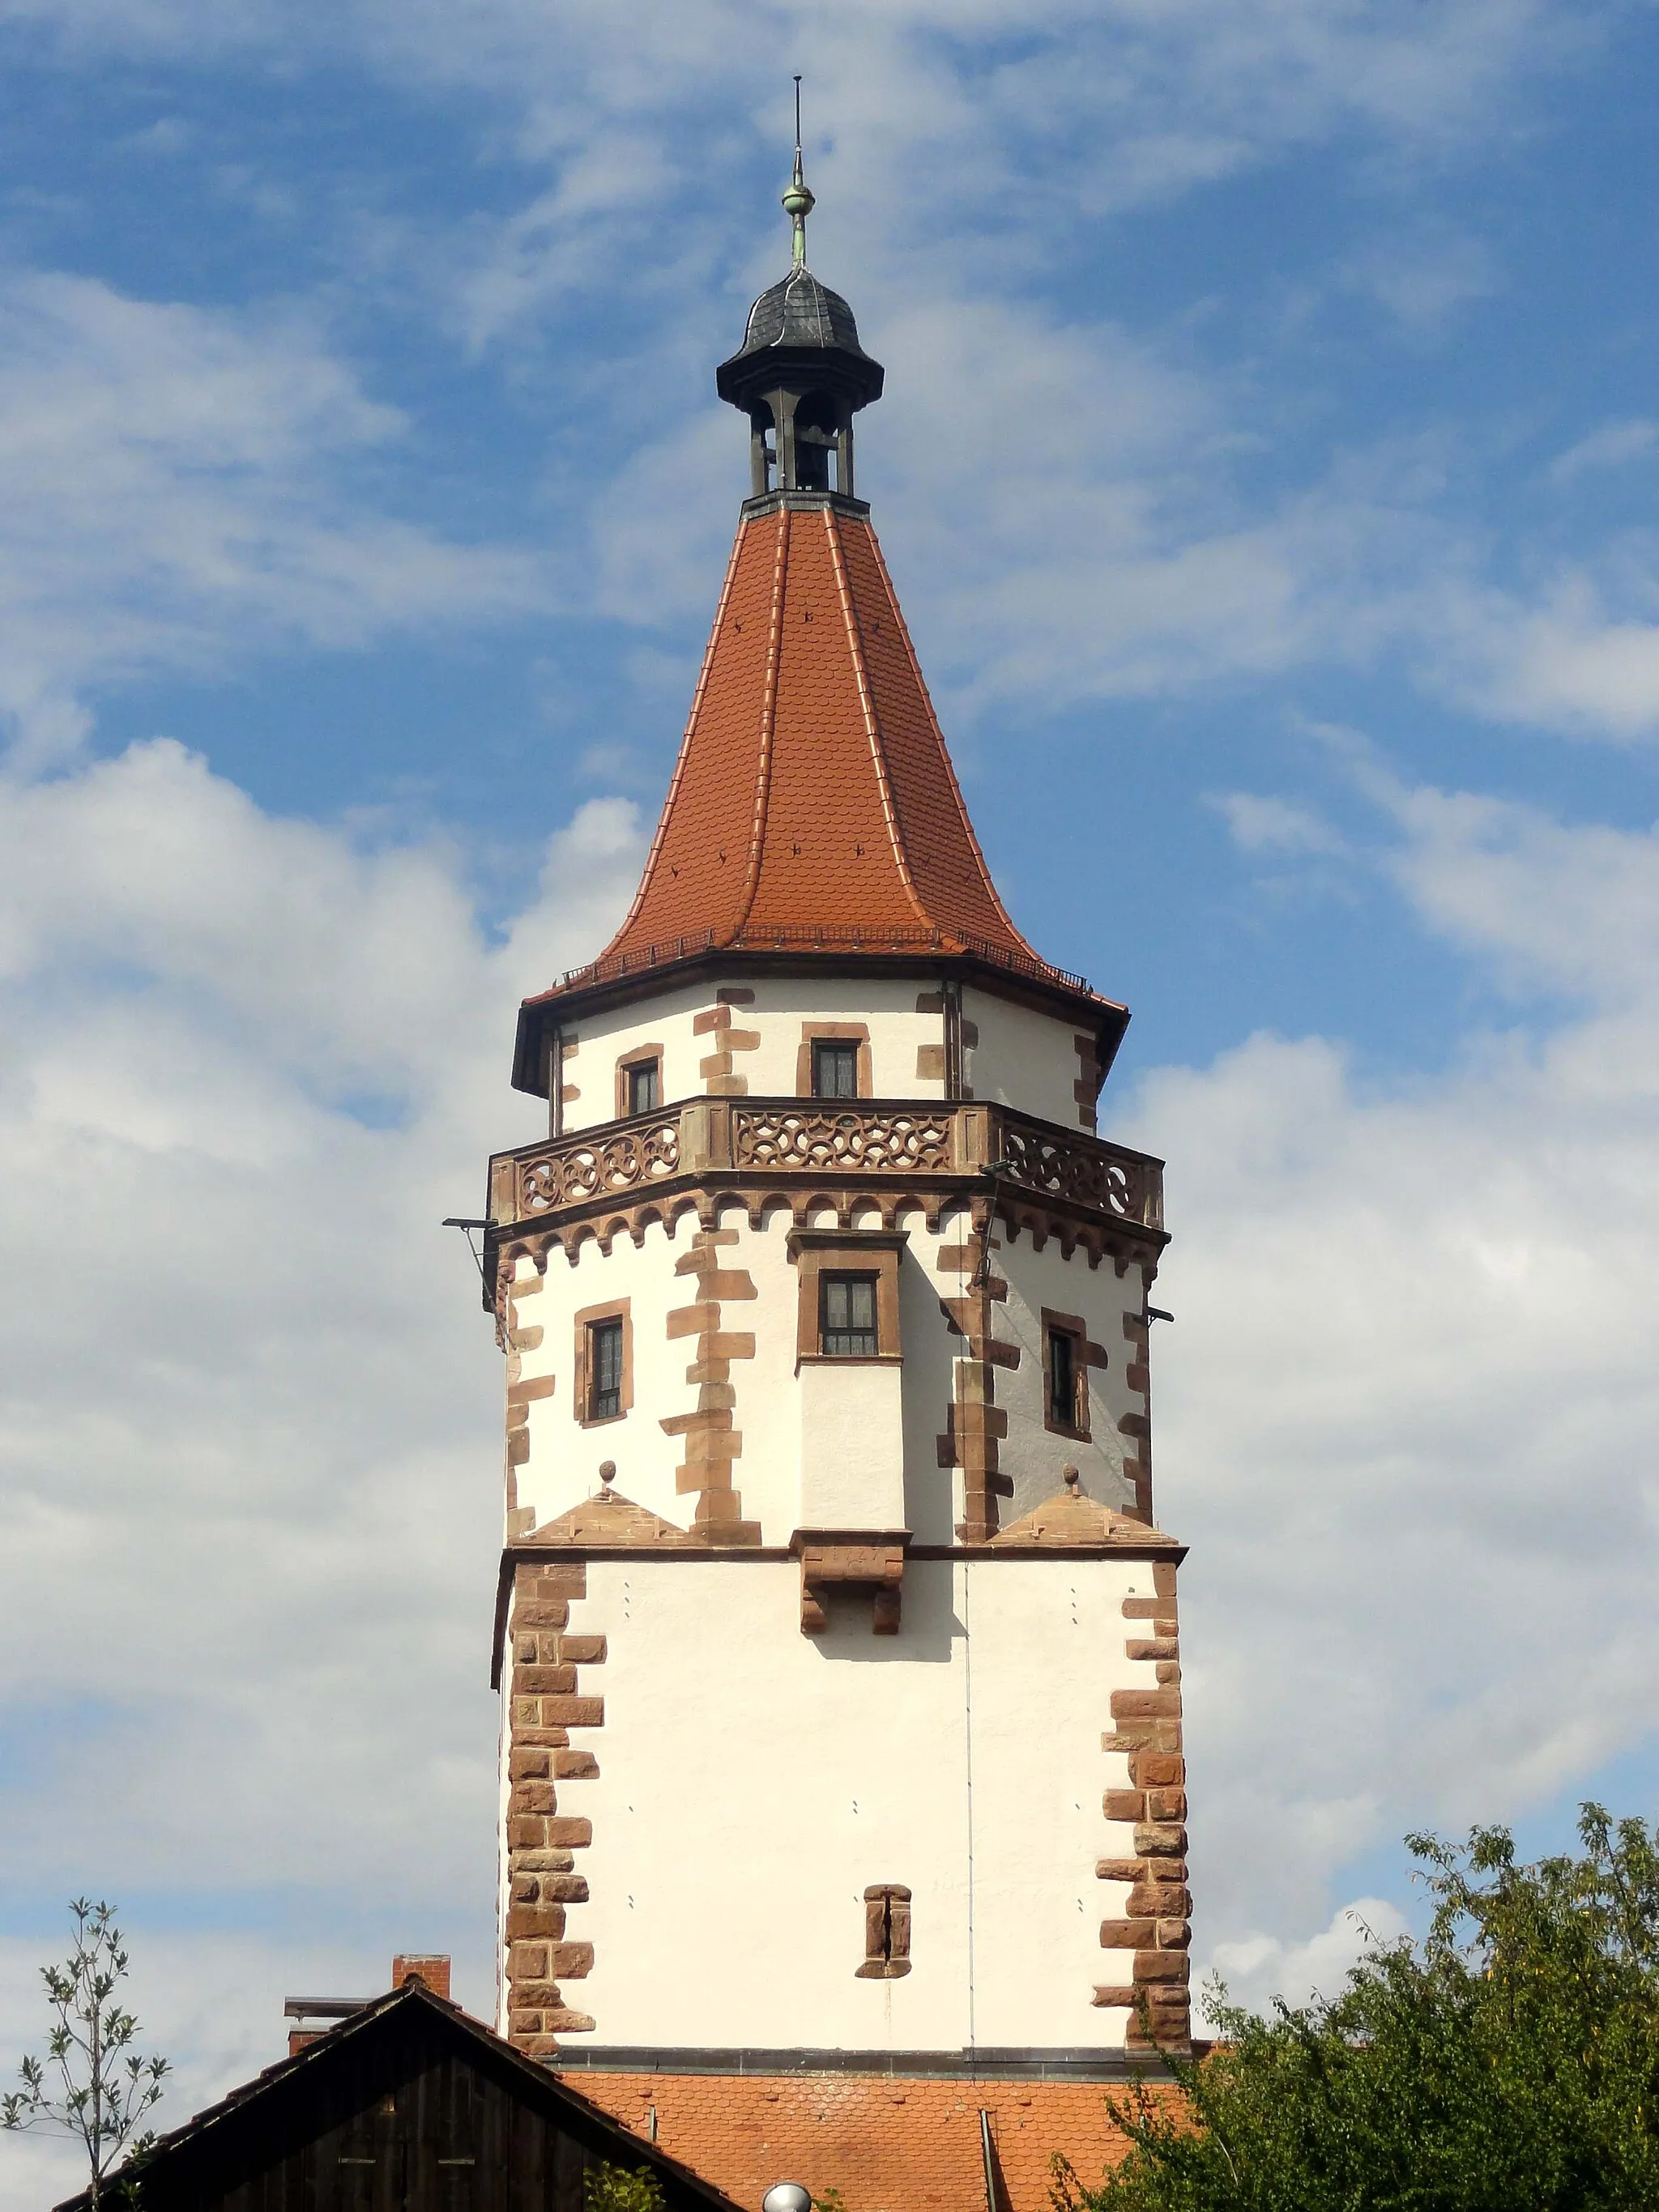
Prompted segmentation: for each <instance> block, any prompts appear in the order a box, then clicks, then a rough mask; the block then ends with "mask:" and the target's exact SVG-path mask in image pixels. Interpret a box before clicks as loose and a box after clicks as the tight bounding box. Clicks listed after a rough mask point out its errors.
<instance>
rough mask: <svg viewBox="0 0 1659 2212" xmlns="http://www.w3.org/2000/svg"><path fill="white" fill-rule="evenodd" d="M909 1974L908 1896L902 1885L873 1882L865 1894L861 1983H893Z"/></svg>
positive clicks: (858, 1974)
mask: <svg viewBox="0 0 1659 2212" xmlns="http://www.w3.org/2000/svg"><path fill="white" fill-rule="evenodd" d="M909 1971H910V1893H909V1891H908V1889H907V1888H906V1887H905V1886H904V1884H903V1883H902V1881H877V1882H872V1883H871V1885H870V1887H868V1888H867V1889H866V1891H865V1893H864V1964H863V1965H862V1966H860V1967H859V1968H858V1970H857V1978H858V1979H859V1980H860V1981H861V1982H896V1981H897V1980H898V1979H899V1978H901V1976H902V1975H905V1974H908V1972H909Z"/></svg>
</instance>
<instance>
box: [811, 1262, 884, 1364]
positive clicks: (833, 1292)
mask: <svg viewBox="0 0 1659 2212" xmlns="http://www.w3.org/2000/svg"><path fill="white" fill-rule="evenodd" d="M819 1286H820V1287H819V1296H820V1297H821V1298H822V1300H823V1313H822V1328H821V1332H820V1334H821V1339H822V1345H823V1355H824V1357H825V1358H827V1359H873V1358H875V1357H876V1351H877V1346H876V1279H875V1277H874V1276H873V1275H823V1276H821V1277H820V1278H819Z"/></svg>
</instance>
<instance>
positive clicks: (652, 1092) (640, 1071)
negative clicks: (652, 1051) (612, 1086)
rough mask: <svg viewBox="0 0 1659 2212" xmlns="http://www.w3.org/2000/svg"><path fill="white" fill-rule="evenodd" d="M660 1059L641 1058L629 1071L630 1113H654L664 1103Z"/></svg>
mask: <svg viewBox="0 0 1659 2212" xmlns="http://www.w3.org/2000/svg"><path fill="white" fill-rule="evenodd" d="M661 1067H662V1062H661V1061H660V1060H635V1063H634V1065H633V1066H631V1067H630V1068H629V1071H628V1110H629V1113H630V1114H654V1113H655V1112H656V1110H657V1109H658V1107H659V1106H660V1105H661V1103H662V1084H661V1080H660V1071H661Z"/></svg>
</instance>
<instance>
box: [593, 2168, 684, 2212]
mask: <svg viewBox="0 0 1659 2212" xmlns="http://www.w3.org/2000/svg"><path fill="white" fill-rule="evenodd" d="M666 2202H667V2200H666V2199H665V2197H664V2196H663V2193H662V2184H661V2182H659V2180H658V2179H657V2177H656V2175H655V2174H654V2173H653V2172H652V2171H651V2169H650V2168H649V2166H611V2165H610V2164H608V2163H607V2162H606V2161H605V2160H600V2162H599V2165H598V2166H588V2167H586V2169H585V2170H584V2172H583V2174H582V2205H583V2208H584V2212H664V2206H665V2203H666Z"/></svg>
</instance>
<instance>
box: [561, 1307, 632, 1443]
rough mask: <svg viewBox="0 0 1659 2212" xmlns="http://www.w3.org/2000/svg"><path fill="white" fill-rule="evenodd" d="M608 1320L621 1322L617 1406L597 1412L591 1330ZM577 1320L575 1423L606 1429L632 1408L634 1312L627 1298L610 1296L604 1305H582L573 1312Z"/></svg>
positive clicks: (586, 1427) (583, 1426) (584, 1426)
mask: <svg viewBox="0 0 1659 2212" xmlns="http://www.w3.org/2000/svg"><path fill="white" fill-rule="evenodd" d="M606 1322H621V1324H622V1376H621V1386H620V1388H619V1389H618V1391H617V1401H618V1402H617V1411H616V1412H615V1413H595V1412H594V1411H593V1410H592V1408H593V1400H594V1395H595V1391H594V1384H595V1380H596V1378H595V1375H594V1370H593V1342H594V1331H595V1330H596V1329H599V1328H604V1327H605V1324H606ZM575 1324H576V1388H575V1391H574V1399H575V1405H574V1412H575V1416H576V1420H577V1423H578V1425H580V1427H582V1428H584V1429H608V1428H609V1427H610V1426H611V1423H612V1422H613V1421H625V1420H626V1419H628V1416H629V1413H631V1412H632V1411H633V1408H634V1316H633V1313H632V1310H631V1306H630V1301H629V1299H627V1298H609V1299H607V1300H606V1301H605V1304H603V1305H597V1306H583V1307H582V1308H581V1309H580V1311H579V1312H578V1313H577V1315H576V1316H575Z"/></svg>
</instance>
